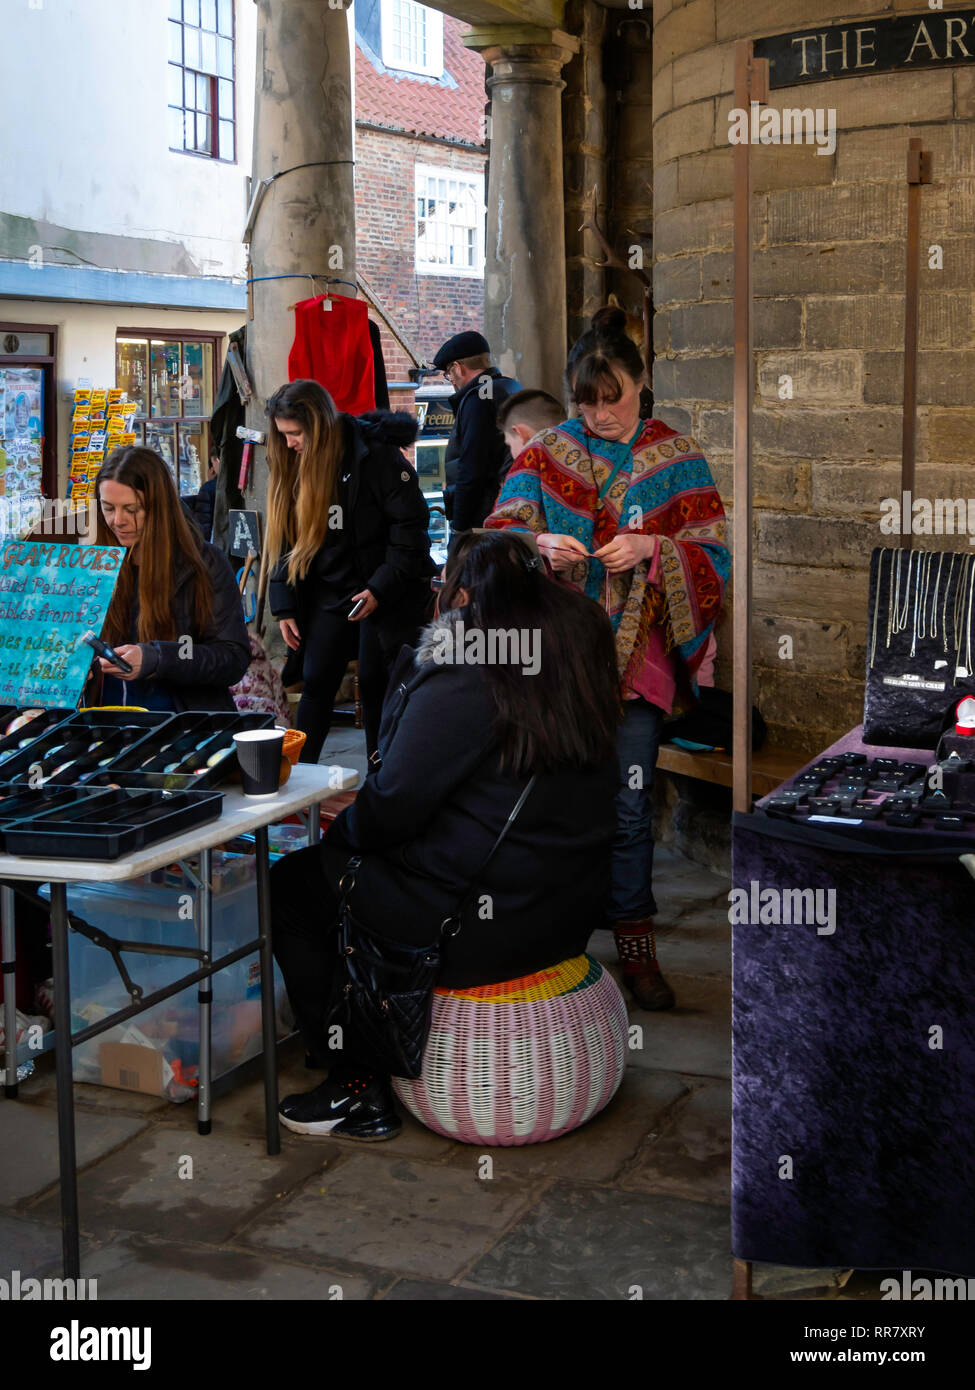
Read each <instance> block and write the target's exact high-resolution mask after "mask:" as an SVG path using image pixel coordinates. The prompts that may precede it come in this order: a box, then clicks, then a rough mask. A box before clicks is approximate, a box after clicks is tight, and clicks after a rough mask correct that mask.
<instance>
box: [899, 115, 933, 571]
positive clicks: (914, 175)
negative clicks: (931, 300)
mask: <svg viewBox="0 0 975 1390" xmlns="http://www.w3.org/2000/svg"><path fill="white" fill-rule="evenodd" d="M923 143H924V142H923V140H921V138H920V137H919V136H915V137H914V138H913V139H911V140H909V141H908V144H907V276H906V282H905V287H904V422H903V432H902V435H901V502H902V504H903V505H902V510H901V544H902V545H903V547H904V548H905V549H906V550H910V549H911V546H912V545H913V542H914V536H913V532H912V530H911V502H910V496H909V495H910V494H912V493H913V491H914V460H915V453H916V448H917V340H918V309H919V304H918V299H919V294H920V283H919V280H920V269H921V268H920V259H921V185H922V183H930V182H931V155H930V153H927V152H925V151H924V150H923V149H922V148H921V146H922V145H923Z"/></svg>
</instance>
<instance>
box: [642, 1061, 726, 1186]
mask: <svg viewBox="0 0 975 1390" xmlns="http://www.w3.org/2000/svg"><path fill="white" fill-rule="evenodd" d="M621 1181H622V1185H623V1186H624V1187H626V1188H637V1189H639V1190H640V1191H642V1192H660V1193H667V1194H670V1195H672V1196H675V1197H686V1198H688V1199H690V1200H692V1201H698V1202H720V1203H721V1205H722V1206H727V1205H728V1203H729V1202H730V1201H731V1094H730V1091H729V1088H728V1086H727V1085H726V1084H725V1083H724V1082H722V1081H713V1082H705V1083H704V1084H703V1085H701V1086H699V1087H698V1088H697V1089H696V1090H695V1091H693V1093H692V1094H691V1095H690V1096H689V1098H688V1099H687V1100H686V1101H685V1102H684V1103H683V1104H681V1105H679V1106H678V1107H677V1108H676V1110H675V1111H674V1112H673V1113H672V1114H671V1116H670V1118H669V1122H668V1123H667V1125H666V1127H665V1128H664V1130H663V1132H662V1133H661V1134H660V1136H659V1138H657V1139H654V1140H653V1141H652V1142H651V1143H649V1144H648V1145H647V1146H646V1147H645V1148H644V1149H643V1150H642V1151H641V1152H640V1154H639V1155H638V1156H637V1158H636V1159H635V1161H634V1162H633V1163H632V1164H631V1165H630V1167H629V1169H628V1170H627V1172H626V1173H624V1175H623V1177H622V1180H621Z"/></svg>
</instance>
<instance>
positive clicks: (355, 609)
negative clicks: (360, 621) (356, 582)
mask: <svg viewBox="0 0 975 1390" xmlns="http://www.w3.org/2000/svg"><path fill="white" fill-rule="evenodd" d="M365 606H366V601H365V599H364V598H361V599H360V600H359V602H358V603H357V604H355V605H354V606H353V608H352V609H351V611H350V613H349V620H350V621H351V620H352V619H353V618H358V616H359V614H360V613H361V612H362V610H363V608H365Z"/></svg>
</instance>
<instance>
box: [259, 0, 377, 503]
mask: <svg viewBox="0 0 975 1390" xmlns="http://www.w3.org/2000/svg"><path fill="white" fill-rule="evenodd" d="M345 3H346V4H347V3H348V0H345ZM352 142H353V123H352V80H351V72H350V51H349V30H348V21H347V18H346V13H345V9H344V8H342V0H258V31H257V90H256V100H255V108H254V160H253V179H252V188H253V189H255V190H258V192H257V197H258V199H259V201H258V202H257V204H256V209H255V204H254V203H253V202H252V206H251V214H250V223H251V225H250V268H249V270H248V275H249V276H252V277H260V276H289V277H291V276H294V275H304V274H307V273H314V274H319V275H321V274H329V275H333V276H337V277H338V278H340V279H342V280H346V281H349V282H350V283H349V284H344V285H334V286H332V287H331V288H332V290H333V292H334V293H336V294H345V295H351V296H352V297H353V298H354V297H355V293H356V291H355V189H354V180H353V144H352ZM273 175H277V176H278V177H275V178H274V180H273V182H271V183H270V184H268V186H267V188H266V189H265V190H264V191H263V193H262V192H261V191H260V183H261V180H262V179H266V178H268V177H270V176H273ZM323 288H324V287H323V286H322V284H321V282H319V283H318V284H317V286H316V285H313V283H312V281H311V280H303V279H292V278H288V279H270V280H263V281H262V280H260V279H257V283H255V284H253V285H252V286H251V291H252V293H251V296H250V303H251V305H252V310H253V312H252V315H249V316H248V323H247V366H248V372H249V375H250V378H251V381H252V383H253V386H254V399H253V401H252V402H251V404H250V406H249V407H248V411H247V424H248V426H249V427H251V428H254V429H259V430H265V431H266V429H267V418H266V416H265V414H264V407H265V402H266V401H267V398H268V397H269V396H271V395H272V394H273V393H274V391H276V390H277V388H278V387H279V386H281V385H283V384H284V383H285V382H286V381H287V379H288V353H289V351H290V348H291V344H292V342H293V340H294V312H293V310H292V309H291V308H289V306H292V305H294V303H295V301H296V300H299V299H307V298H309V297H310V296H312V295H314V294H320V293H321V292H322V289H323ZM235 481H236V480H235ZM266 500H267V462H266V457H265V453H264V450H263V449H262V448H257V449H255V450H254V456H253V462H252V466H251V479H250V484H249V487H248V490H247V494H246V505H247V506H248V507H251V508H257V510H259V511H261V512H263V511H264V508H265V504H266Z"/></svg>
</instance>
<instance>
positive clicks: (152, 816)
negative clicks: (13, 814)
mask: <svg viewBox="0 0 975 1390" xmlns="http://www.w3.org/2000/svg"><path fill="white" fill-rule="evenodd" d="M12 790H14V789H11V788H4V789H0V793H2V791H7V792H8V793H9V792H11V791H12ZM16 790H18V791H19V789H16ZM45 790H46V789H41V791H45ZM66 790H70V791H75V792H76V793H77V795H76V796H75V798H74V799H72V800H70V801H65V802H58V804H56V805H54V804H52V803H51V801H48V803H47V805H46V807H44V808H43V809H39V810H37V811H35V812H34V814H33V815H31V814H27V815H25V816H24V817H23V818H22V819H16V820H10V821H2V820H0V830H2V834H3V841H4V850H5V852H6V853H7V854H21V855H27V856H30V857H32V858H37V859H118V858H119V857H120V856H121V855H123V854H130V853H132V852H133V851H135V850H140V849H145V848H146V847H147V846H148V845H152V844H155V843H156V842H157V841H159V840H166V839H168V838H169V837H170V836H171V835H178V834H181V833H182V832H183V831H184V830H191V829H194V828H195V827H196V826H199V825H206V824H207V823H208V822H210V821H214V820H217V819H218V817H219V816H220V814H221V812H222V810H223V793H222V792H163V791H157V790H153V789H147V790H134V789H132V790H127V789H123V788H111V789H106V788H93V787H80V788H68V789H66ZM55 795H56V794H55ZM16 800H19V797H18V798H16ZM38 804H40V803H38ZM2 807H3V802H0V817H2ZM11 809H12V808H11ZM26 809H27V808H26V806H25V807H24V810H26Z"/></svg>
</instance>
